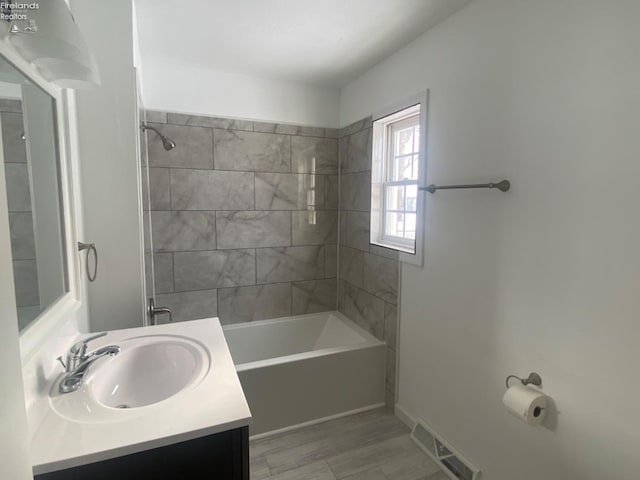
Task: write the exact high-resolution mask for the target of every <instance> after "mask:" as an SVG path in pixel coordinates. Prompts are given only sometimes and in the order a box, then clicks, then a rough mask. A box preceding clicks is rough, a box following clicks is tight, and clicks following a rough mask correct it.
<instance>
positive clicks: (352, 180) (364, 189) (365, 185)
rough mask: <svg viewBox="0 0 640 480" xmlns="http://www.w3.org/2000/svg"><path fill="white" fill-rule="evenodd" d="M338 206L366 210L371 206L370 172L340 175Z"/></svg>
mask: <svg viewBox="0 0 640 480" xmlns="http://www.w3.org/2000/svg"><path fill="white" fill-rule="evenodd" d="M340 208H341V209H343V210H359V211H361V212H368V211H369V209H370V208H371V172H360V173H345V174H343V175H340Z"/></svg>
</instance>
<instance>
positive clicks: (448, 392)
mask: <svg viewBox="0 0 640 480" xmlns="http://www.w3.org/2000/svg"><path fill="white" fill-rule="evenodd" d="M638 45H640V2H637V1H634V0H608V1H603V0H562V1H558V0H537V1H535V2H531V1H524V0H477V1H475V2H473V3H472V4H470V5H469V6H467V7H465V8H464V9H462V10H461V11H459V12H458V13H457V14H455V15H453V16H452V17H451V18H449V19H448V20H446V21H445V22H444V23H442V24H440V25H438V26H436V27H435V28H433V29H432V30H430V31H429V32H428V33H427V34H425V35H424V36H422V37H421V38H419V39H418V40H416V41H415V42H413V43H412V44H410V45H409V46H407V47H405V48H404V49H403V50H401V51H399V52H397V53H396V54H394V55H393V56H392V57H390V58H388V59H387V60H386V61H384V62H383V63H381V64H379V65H378V66H376V67H375V68H374V69H372V70H371V71H369V72H368V73H367V74H365V75H364V76H362V77H360V78H359V79H358V80H356V81H355V82H353V83H352V84H350V85H349V86H347V87H346V88H345V89H344V90H343V91H342V99H341V123H342V124H343V125H344V124H348V123H350V122H352V121H354V120H357V119H359V118H361V117H363V116H365V115H368V114H370V113H371V112H372V111H375V110H377V109H378V108H380V107H382V106H384V105H385V104H388V103H393V102H394V101H396V100H398V99H400V98H402V97H403V96H406V95H408V94H410V93H413V92H417V91H420V90H422V89H424V88H429V89H430V102H429V103H430V112H429V132H428V138H429V146H428V169H427V177H428V179H427V181H428V182H429V183H431V182H437V183H444V184H446V183H456V182H462V183H468V182H484V181H493V180H500V179H502V178H508V179H510V180H511V181H512V185H513V188H512V191H511V192H509V193H507V194H503V193H499V192H495V191H488V190H487V191H467V192H462V191H457V192H438V193H437V194H435V195H433V196H429V198H428V199H427V201H428V205H427V209H426V236H425V245H426V251H425V260H426V265H425V267H424V268H415V267H412V266H407V265H405V266H403V273H402V285H403V287H402V299H401V309H402V314H401V327H400V328H401V334H400V345H401V347H400V367H399V375H400V378H399V382H400V387H399V400H398V404H399V405H400V407H401V408H403V409H404V410H406V412H408V413H409V414H410V415H413V416H421V417H423V418H424V419H426V420H427V421H428V422H429V423H431V424H432V425H433V426H434V427H435V428H436V430H437V431H439V432H440V433H441V434H443V435H444V437H445V438H446V439H448V440H449V441H450V442H452V443H453V444H454V445H455V446H456V447H457V448H459V450H461V452H462V453H463V454H464V455H466V456H467V457H468V458H469V459H471V460H472V461H473V462H474V463H475V464H476V465H477V466H479V467H480V468H481V469H482V470H483V472H484V474H485V476H484V478H486V479H488V480H512V479H518V480H534V479H535V480H538V479H549V480H560V479H562V480H572V479H593V480H595V479H603V478H606V479H608V480H618V479H620V480H621V479H627V478H637V477H638V471H640V457H639V456H638V452H640V434H639V433H638V432H640V413H638V412H639V411H640V410H639V409H638V398H640V383H639V382H638V366H639V365H640V349H639V348H638V341H639V339H640V322H639V321H638V312H640V294H639V293H638V285H640V250H639V248H638V245H640V216H639V215H638V206H639V205H640V189H639V188H638V186H639V185H640V160H639V159H640V140H639V139H640V135H639V132H640V91H639V89H640V87H639V86H640V53H639V52H640V50H639V49H638ZM399 72H401V74H399ZM532 370H535V371H538V372H539V373H540V374H541V375H542V377H543V380H544V391H545V392H546V393H547V394H548V395H550V396H551V397H552V398H553V400H554V401H555V404H556V405H557V414H554V415H552V418H549V419H548V420H549V421H548V423H547V426H546V427H545V428H531V427H528V426H526V425H524V424H523V423H520V422H518V421H517V420H515V419H514V418H513V417H511V416H510V415H509V414H508V413H507V412H506V411H505V410H504V408H503V407H502V405H501V396H502V394H503V390H504V379H505V377H506V375H507V374H510V373H514V374H519V375H527V374H528V373H529V372H530V371H532Z"/></svg>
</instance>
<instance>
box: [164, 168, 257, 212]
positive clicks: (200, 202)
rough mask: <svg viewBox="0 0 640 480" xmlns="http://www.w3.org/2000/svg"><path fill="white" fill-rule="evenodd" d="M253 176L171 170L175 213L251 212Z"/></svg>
mask: <svg viewBox="0 0 640 480" xmlns="http://www.w3.org/2000/svg"><path fill="white" fill-rule="evenodd" d="M253 177H254V174H253V173H251V172H219V171H213V170H186V169H180V170H176V169H172V170H171V208H172V209H173V210H251V209H253V207H254V198H253V192H254V179H253Z"/></svg>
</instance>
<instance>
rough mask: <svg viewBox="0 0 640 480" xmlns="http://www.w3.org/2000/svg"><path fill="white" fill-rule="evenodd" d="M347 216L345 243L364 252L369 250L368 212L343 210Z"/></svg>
mask: <svg viewBox="0 0 640 480" xmlns="http://www.w3.org/2000/svg"><path fill="white" fill-rule="evenodd" d="M344 213H345V214H346V218H347V225H346V227H347V232H346V234H347V238H346V241H345V243H346V245H347V246H349V247H351V248H357V249H358V250H362V251H365V252H368V251H369V240H370V236H371V235H370V230H369V228H370V217H369V213H368V212H355V211H350V212H344Z"/></svg>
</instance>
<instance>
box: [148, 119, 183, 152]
mask: <svg viewBox="0 0 640 480" xmlns="http://www.w3.org/2000/svg"><path fill="white" fill-rule="evenodd" d="M140 128H141V129H142V131H143V132H146V131H147V130H153V131H154V132H156V133H157V134H158V136H159V137H160V140H162V147H163V148H164V149H165V150H166V151H167V152H168V151H169V150H173V149H174V148H175V147H176V144H175V142H174V141H173V140H170V139H169V138H167V137H165V136H164V135H163V134H161V133H160V132H159V131H158V129H157V128H154V127H150V126H149V125H146V124H144V123H142V124H140Z"/></svg>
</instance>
